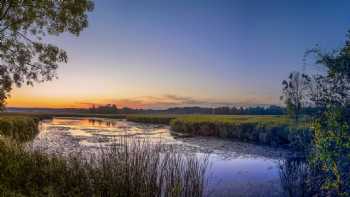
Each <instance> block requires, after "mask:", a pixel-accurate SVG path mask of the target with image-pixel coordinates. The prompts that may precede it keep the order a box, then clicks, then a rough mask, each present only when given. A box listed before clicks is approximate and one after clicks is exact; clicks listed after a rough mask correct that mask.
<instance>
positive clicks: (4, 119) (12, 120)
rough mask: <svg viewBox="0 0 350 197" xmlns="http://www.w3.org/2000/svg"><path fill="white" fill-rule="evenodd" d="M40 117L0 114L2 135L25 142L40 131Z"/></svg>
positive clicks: (0, 133) (0, 132)
mask: <svg viewBox="0 0 350 197" xmlns="http://www.w3.org/2000/svg"><path fill="white" fill-rule="evenodd" d="M38 124H39V118H37V117H27V116H0V135H2V136H7V137H9V138H12V139H14V140H17V141H20V142H25V141H29V140H32V139H33V138H34V137H35V136H36V135H37V134H38V133H39V129H38Z"/></svg>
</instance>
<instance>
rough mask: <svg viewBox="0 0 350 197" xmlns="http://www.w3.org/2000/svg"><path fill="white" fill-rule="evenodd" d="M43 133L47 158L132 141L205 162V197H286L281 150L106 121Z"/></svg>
mask: <svg viewBox="0 0 350 197" xmlns="http://www.w3.org/2000/svg"><path fill="white" fill-rule="evenodd" d="M40 130H41V132H40V133H39V135H38V136H37V137H36V138H35V139H34V141H33V142H32V147H33V148H34V149H40V150H42V151H45V152H47V153H49V154H62V155H65V154H70V153H74V152H79V151H84V152H87V153H89V152H90V153H91V152H94V151H96V150H97V149H100V148H103V147H106V146H109V145H111V144H113V143H115V142H116V141H117V140H118V139H120V138H130V139H133V140H137V139H145V140H148V141H150V142H151V143H160V144H162V145H171V146H174V147H176V149H178V150H179V151H180V152H181V151H182V152H183V153H194V154H197V155H198V156H199V157H202V156H203V157H204V156H207V157H208V159H209V167H208V169H207V172H206V175H207V180H208V181H207V183H206V184H207V186H206V195H207V196H284V195H283V189H282V188H283V187H282V186H281V180H280V177H281V163H283V161H284V160H285V158H288V157H290V156H291V155H293V154H292V153H291V152H288V151H286V150H282V149H276V148H271V147H266V146H259V145H253V144H248V143H242V142H235V141H231V140H224V139H218V138H209V137H187V136H182V135H180V134H178V133H174V132H172V131H171V130H170V127H169V126H166V125H155V124H142V123H135V122H129V121H126V120H115V119H106V118H69V117H67V118H53V119H51V120H44V121H42V123H41V125H40Z"/></svg>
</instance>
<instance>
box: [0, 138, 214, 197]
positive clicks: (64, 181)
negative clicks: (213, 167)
mask: <svg viewBox="0 0 350 197" xmlns="http://www.w3.org/2000/svg"><path fill="white" fill-rule="evenodd" d="M162 147H163V146H160V145H159V144H158V145H157V144H156V145H155V144H150V143H148V142H146V141H137V140H131V141H127V140H125V139H123V140H121V141H120V143H118V145H117V144H116V145H115V146H112V147H111V148H109V149H101V151H99V152H98V154H97V155H95V156H92V157H91V158H86V157H83V156H82V155H70V156H68V157H64V158H63V157H60V156H53V155H50V156H48V155H45V154H44V153H41V152H28V151H25V150H24V149H23V147H22V146H21V145H18V144H16V143H15V142H12V141H9V140H6V139H0V195H1V196H9V195H13V196H135V197H137V196H142V197H147V196H150V197H151V196H152V197H153V196H174V197H177V196H179V197H180V196H194V197H196V196H203V188H204V182H205V176H204V175H205V171H206V167H207V161H208V160H207V159H204V160H199V159H198V158H197V157H195V156H193V155H192V156H191V155H182V154H179V153H177V152H176V151H175V150H174V149H172V148H171V147H169V149H166V150H164V149H163V148H162Z"/></svg>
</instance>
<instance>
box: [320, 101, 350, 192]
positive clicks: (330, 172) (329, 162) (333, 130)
mask: <svg viewBox="0 0 350 197" xmlns="http://www.w3.org/2000/svg"><path fill="white" fill-rule="evenodd" d="M349 115H350V114H345V112H344V110H343V109H341V108H332V109H329V110H327V112H325V114H324V117H322V118H321V119H320V120H318V121H317V122H316V123H315V150H316V151H315V153H314V155H313V156H314V158H313V159H314V160H315V161H314V162H320V163H321V165H322V169H324V170H325V173H326V176H325V177H326V182H325V184H324V185H323V186H324V187H325V188H326V189H328V190H330V191H333V192H334V193H335V194H337V195H339V196H349V195H350V132H349V130H350V127H349V125H350V124H349V123H350V120H349V117H350V116H349Z"/></svg>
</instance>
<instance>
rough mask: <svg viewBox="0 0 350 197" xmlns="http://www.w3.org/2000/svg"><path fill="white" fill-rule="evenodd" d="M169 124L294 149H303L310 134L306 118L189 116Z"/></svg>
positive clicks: (184, 130)
mask: <svg viewBox="0 0 350 197" xmlns="http://www.w3.org/2000/svg"><path fill="white" fill-rule="evenodd" d="M170 125H171V128H172V130H173V131H175V132H181V133H187V134H191V135H200V136H216V137H221V138H229V139H235V140H239V141H245V142H253V143H258V144H265V145H271V146H285V147H291V148H296V149H304V148H305V146H307V145H308V144H309V143H310V140H311V137H312V136H311V135H312V133H311V129H310V127H309V123H308V121H302V122H300V123H298V124H296V123H295V122H294V121H292V120H290V119H289V118H288V117H287V116H243V115H242V116H223V115H191V116H180V117H177V118H174V119H172V120H171V121H170Z"/></svg>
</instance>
